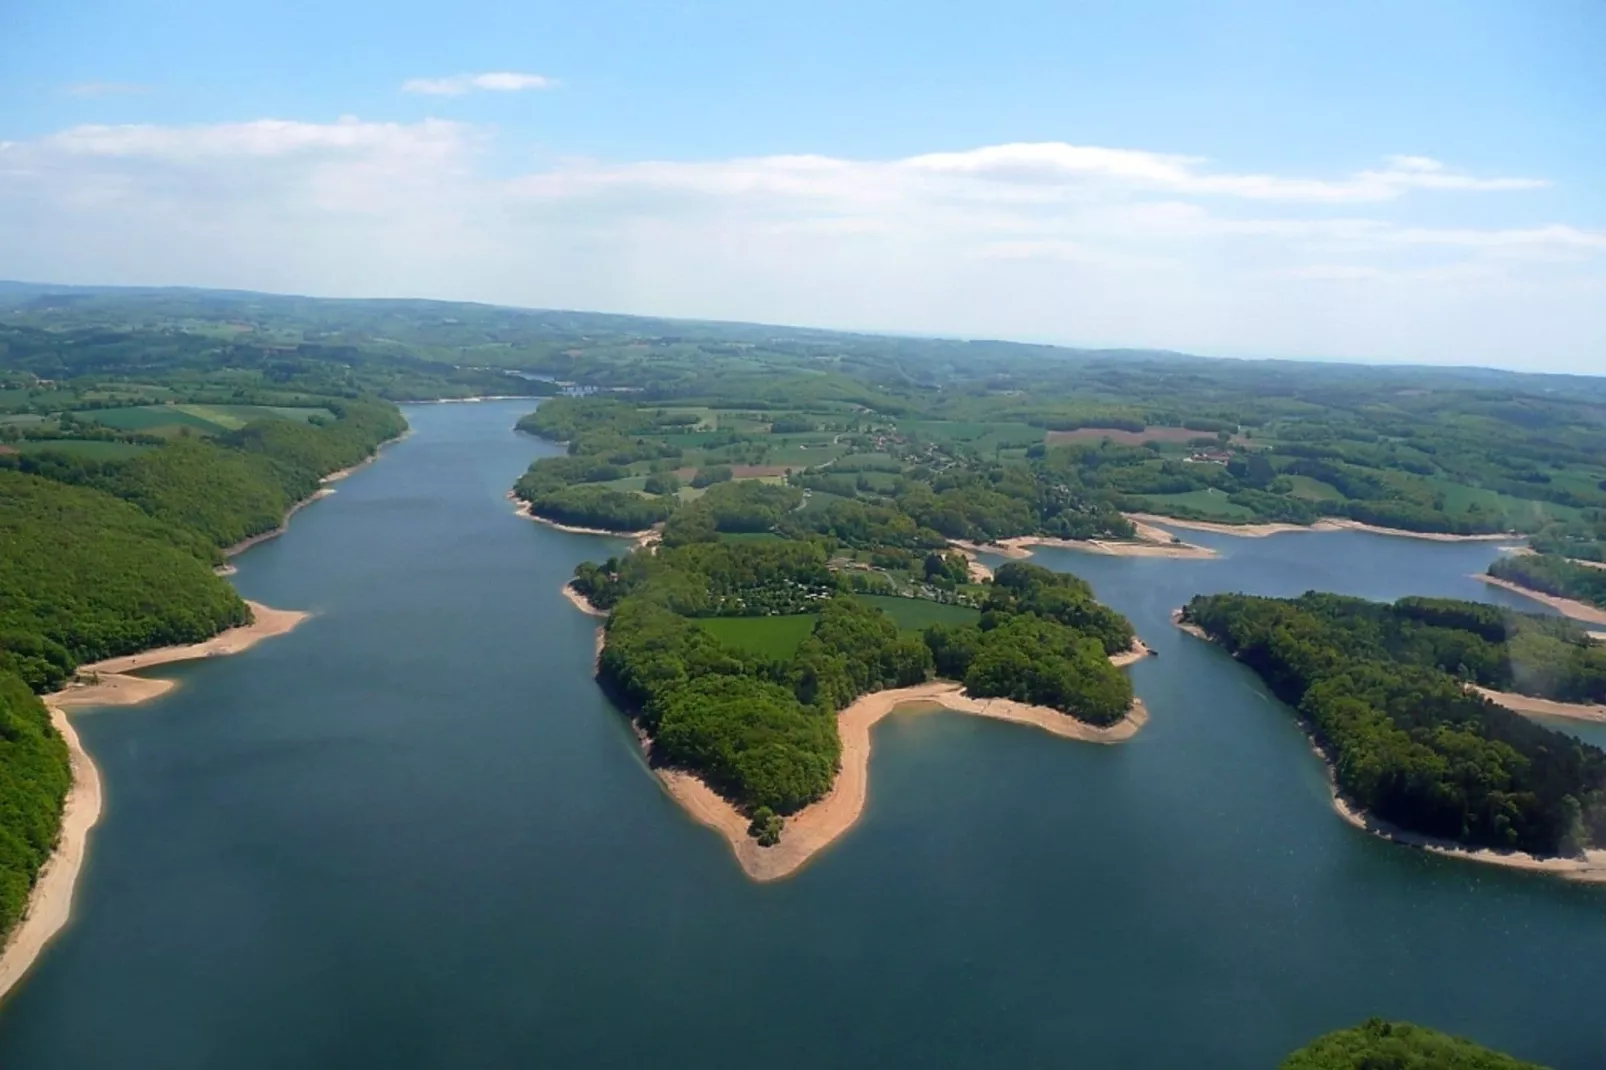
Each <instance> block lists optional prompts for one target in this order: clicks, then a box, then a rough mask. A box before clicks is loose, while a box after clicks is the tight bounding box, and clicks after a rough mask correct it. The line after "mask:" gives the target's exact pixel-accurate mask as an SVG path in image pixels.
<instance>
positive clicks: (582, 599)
mask: <svg viewBox="0 0 1606 1070" xmlns="http://www.w3.org/2000/svg"><path fill="white" fill-rule="evenodd" d="M563 597H565V598H567V599H568V600H569V604H570V605H571V606H573V607H574V608H575V609H578V610H579V611H580V612H582V613H584V614H586V615H587V616H591V617H606V616H607V615H608V611H607V610H606V609H598V608H597V607H596V606H594V605H592V604H591V599H589V598H587V597H586V596H585V595H583V594H581V593H580V592H579V591H577V590H575V589H574V584H573V583H572V582H571V583H565V584H564V585H563Z"/></svg>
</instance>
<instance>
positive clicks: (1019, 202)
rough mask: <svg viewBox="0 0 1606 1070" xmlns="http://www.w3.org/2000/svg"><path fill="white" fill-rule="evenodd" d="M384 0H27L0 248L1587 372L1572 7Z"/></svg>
mask: <svg viewBox="0 0 1606 1070" xmlns="http://www.w3.org/2000/svg"><path fill="white" fill-rule="evenodd" d="M379 10H380V9H376V8H373V7H370V6H369V5H366V4H362V3H358V2H354V0H336V2H334V3H325V4H320V5H318V6H316V7H313V6H312V5H308V4H302V3H299V2H293V3H290V4H286V5H280V6H277V7H273V8H269V9H260V8H255V7H246V6H243V5H238V4H233V3H224V4H220V5H214V6H212V7H209V8H208V9H207V10H206V11H205V13H204V15H196V14H195V13H188V14H186V15H185V16H184V17H179V16H177V15H176V14H175V13H174V12H173V11H172V10H170V9H168V8H167V7H165V6H163V5H161V4H158V3H156V2H155V0H135V2H134V3H131V4H128V5H125V6H123V7H121V8H119V9H117V10H115V11H107V10H102V9H100V8H98V7H93V6H91V5H90V4H88V3H86V2H85V0H67V2H65V3H63V4H60V5H55V6H52V7H50V8H48V9H40V10H37V11H34V12H30V14H29V18H28V19H27V20H25V21H24V20H19V24H18V25H17V26H16V27H14V28H13V32H11V33H9V34H8V35H7V36H6V38H5V40H3V41H0V115H3V116H4V118H0V234H3V235H4V240H3V241H0V275H5V276H14V277H21V278H47V279H52V280H59V281H60V282H61V283H63V284H120V285H152V286H162V285H188V286H199V287H214V288H228V289H246V290H254V291H264V292H274V291H279V292H297V293H304V294H307V295H314V296H325V297H358V296H369V295H374V294H387V295H395V296H398V297H430V298H435V299H440V300H470V301H479V302H484V303H490V304H501V305H511V306H521V307H545V308H574V309H584V308H595V309H625V310H629V313H628V314H638V315H646V316H661V317H672V318H679V319H705V320H728V321H739V322H755V323H797V324H817V325H820V326H821V327H822V329H835V330H849V331H867V332H875V333H888V334H910V335H926V336H931V335H936V336H943V337H968V338H1010V339H1020V340H1023V341H1028V342H1036V343H1044V344H1059V345H1069V346H1076V347H1082V348H1135V349H1168V350H1177V351H1184V352H1196V353H1209V354H1216V355H1222V356H1235V357H1252V358H1260V357H1279V358H1287V359H1319V360H1342V361H1346V362H1362V363H1412V364H1449V365H1472V366H1492V367H1502V368H1508V369H1513V370H1541V371H1566V372H1590V371H1594V370H1597V369H1598V368H1599V367H1600V366H1601V365H1602V364H1606V358H1603V355H1606V187H1603V185H1602V183H1601V182H1600V176H1601V175H1602V174H1606V130H1603V129H1602V127H1601V118H1600V117H1601V116H1602V115H1606V73H1603V68H1602V67H1601V65H1600V64H1599V56H1600V53H1601V48H1602V46H1603V44H1606V8H1602V7H1601V6H1600V5H1598V4H1591V3H1588V2H1585V0H1572V2H1563V3H1558V4H1554V5H1545V6H1543V7H1534V6H1532V5H1521V4H1516V3H1490V4H1485V5H1480V6H1477V7H1470V8H1469V7H1467V6H1466V5H1460V4H1454V3H1450V2H1448V0H1439V2H1431V3H1424V4H1420V5H1412V6H1411V7H1409V8H1408V9H1402V8H1399V7H1398V6H1397V5H1389V4H1385V3H1381V2H1367V3H1361V4H1356V5H1346V6H1345V7H1344V8H1342V9H1335V10H1325V9H1306V8H1300V9H1288V8H1286V7H1285V6H1283V5H1275V4H1270V3H1267V2H1266V0H1237V2H1230V3H1222V4H1216V5H1211V6H1210V8H1209V9H1208V10H1206V9H1204V8H1200V7H1197V6H1194V5H1187V4H1180V3H1177V2H1176V0H1151V2H1148V3H1144V4H1140V5H1131V6H1122V7H1120V8H1116V9H1103V8H1086V9H1081V8H1079V9H1060V8H1052V9H1049V8H1044V7H1043V6H1041V5H1037V4H1031V3H1024V2H1008V0H1006V3H1005V4H1004V5H1003V6H1002V7H1000V6H997V5H994V6H992V7H989V8H988V9H986V10H978V9H972V8H965V7H959V6H952V7H943V6H939V7H937V8H932V7H930V6H929V5H922V6H920V7H914V6H909V5H902V4H892V3H889V4H880V5H873V6H870V7H866V6H864V5H848V4H842V3H839V2H837V0H829V2H824V3H818V4H811V5H809V6H808V7H806V8H796V9H794V8H787V7H784V6H783V7H780V8H771V9H764V10H753V9H749V8H746V7H744V6H742V5H734V4H728V3H720V2H712V0H704V2H698V3H692V4H689V5H681V6H679V7H677V8H676V9H675V10H673V11H668V10H663V9H660V8H658V7H656V6H654V5H644V4H640V3H639V2H634V3H633V2H624V0H612V2H604V3H599V4H594V5H584V6H581V7H560V6H548V5H540V4H537V5H526V6H522V7H518V8H516V9H515V8H508V7H503V6H496V5H485V4H473V3H471V4H470V5H469V6H468V7H467V8H465V9H461V10H458V11H456V12H455V13H454V16H453V17H452V18H451V19H444V18H442V17H441V16H440V13H439V12H438V11H436V10H435V9H433V8H431V7H430V6H428V5H419V4H412V3H403V4H400V5H388V6H387V7H385V8H384V9H382V15H383V17H376V14H377V13H378V12H379ZM309 26H314V27H316V28H317V29H316V32H309V31H308V27H309ZM353 42H357V43H358V45H357V46H353Z"/></svg>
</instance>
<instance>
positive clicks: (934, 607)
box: [854, 594, 981, 632]
mask: <svg viewBox="0 0 1606 1070" xmlns="http://www.w3.org/2000/svg"><path fill="white" fill-rule="evenodd" d="M854 597H855V598H857V599H858V600H859V601H861V602H863V603H865V604H866V605H870V606H874V607H875V608H877V609H879V610H880V611H881V612H883V613H885V614H886V615H887V616H889V617H891V618H892V619H893V621H894V622H895V623H896V624H897V625H898V627H899V628H901V629H903V630H904V631H906V632H917V631H922V630H924V629H925V628H926V627H927V626H928V625H932V624H975V623H976V622H977V621H979V620H981V611H980V610H975V609H971V608H970V607H969V606H950V605H944V604H943V603H941V602H931V601H927V600H926V599H924V598H899V597H897V596H896V595H890V594H861V595H855V596H854Z"/></svg>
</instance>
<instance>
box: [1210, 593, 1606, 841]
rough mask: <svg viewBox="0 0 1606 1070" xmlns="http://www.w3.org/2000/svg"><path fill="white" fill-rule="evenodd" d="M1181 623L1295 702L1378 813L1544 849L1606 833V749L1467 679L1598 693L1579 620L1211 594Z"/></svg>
mask: <svg viewBox="0 0 1606 1070" xmlns="http://www.w3.org/2000/svg"><path fill="white" fill-rule="evenodd" d="M1184 619H1185V620H1186V621H1187V622H1189V623H1192V624H1194V625H1197V626H1198V627H1200V628H1202V629H1203V630H1204V631H1205V632H1206V633H1207V634H1208V635H1210V637H1211V638H1213V639H1215V640H1216V641H1218V642H1220V643H1222V644H1223V645H1224V646H1226V648H1227V649H1228V650H1230V651H1232V653H1233V655H1234V656H1235V657H1237V658H1238V659H1239V660H1240V661H1242V662H1243V663H1244V664H1245V665H1247V666H1249V667H1250V668H1251V669H1253V670H1254V671H1255V672H1257V673H1258V674H1260V676H1261V677H1262V678H1263V679H1264V680H1265V681H1266V683H1267V685H1268V686H1269V687H1270V688H1271V689H1272V691H1273V692H1274V693H1275V694H1276V695H1277V696H1278V697H1279V698H1281V699H1282V700H1283V701H1285V702H1287V703H1288V704H1289V705H1291V706H1294V707H1296V709H1297V710H1298V713H1299V716H1300V718H1301V720H1302V721H1303V722H1304V724H1305V725H1306V726H1307V728H1308V730H1309V731H1310V732H1311V734H1312V737H1313V738H1314V739H1315V741H1316V743H1317V745H1318V746H1320V747H1321V749H1322V751H1323V753H1324V754H1325V755H1326V757H1327V760H1328V762H1329V764H1330V766H1331V767H1332V769H1333V773H1334V777H1335V780H1336V782H1337V786H1338V788H1339V790H1340V792H1342V794H1343V795H1344V796H1345V798H1347V799H1349V800H1350V801H1352V802H1353V803H1355V804H1357V805H1358V806H1360V807H1362V808H1363V809H1365V810H1366V811H1368V812H1369V813H1371V814H1373V815H1375V816H1377V817H1378V818H1381V819H1383V820H1385V821H1388V822H1391V823H1393V824H1395V825H1398V826H1400V827H1402V828H1406V829H1409V830H1411V831H1414V832H1420V833H1424V834H1426V835H1429V836H1436V837H1441V838H1443V839H1447V840H1453V841H1456V842H1459V843H1465V844H1468V845H1476V846H1487V847H1497V848H1514V849H1518V850H1523V851H1529V852H1532V853H1535V854H1541V855H1557V854H1561V855H1572V854H1576V853H1577V852H1579V851H1580V850H1582V849H1584V848H1585V847H1588V846H1591V845H1600V844H1602V843H1606V753H1603V752H1602V751H1600V750H1599V749H1597V748H1595V747H1592V746H1589V745H1588V744H1585V743H1581V742H1579V741H1577V740H1575V739H1573V738H1572V737H1570V736H1565V735H1562V734H1561V733H1558V732H1553V731H1551V730H1549V729H1547V728H1544V727H1541V726H1540V725H1538V724H1535V723H1533V722H1532V721H1529V720H1527V719H1525V718H1523V717H1520V716H1518V715H1517V714H1515V713H1512V712H1511V711H1509V710H1507V709H1505V708H1504V707H1501V706H1498V705H1496V704H1494V703H1493V702H1490V701H1488V700H1486V699H1484V698H1482V697H1480V696H1478V695H1477V694H1475V693H1471V692H1469V691H1468V690H1467V687H1466V684H1467V683H1470V682H1485V683H1490V684H1491V685H1495V686H1498V685H1500V684H1506V685H1520V686H1524V687H1525V688H1527V689H1529V690H1530V692H1531V693H1540V694H1545V693H1549V694H1552V695H1557V694H1559V695H1566V696H1575V695H1577V694H1578V693H1579V692H1584V693H1585V694H1586V695H1594V694H1598V693H1599V691H1598V689H1599V688H1600V687H1601V684H1602V682H1603V680H1606V676H1603V675H1602V674H1601V672H1600V670H1601V658H1600V651H1599V650H1598V649H1597V650H1590V649H1589V648H1588V646H1587V641H1585V640H1583V639H1582V633H1581V632H1579V631H1578V629H1577V628H1576V626H1574V625H1571V624H1569V623H1567V622H1565V621H1559V620H1555V619H1554V618H1542V617H1530V616H1525V615H1521V614H1509V613H1507V612H1506V611H1503V610H1500V609H1498V608H1496V607H1493V606H1487V605H1484V604H1482V603H1474V602H1457V601H1453V600H1448V599H1417V598H1408V599H1402V600H1400V601H1399V602H1397V603H1395V604H1394V605H1392V606H1386V605H1379V604H1377V603H1372V602H1367V601H1365V600H1362V599H1357V598H1343V597H1339V596H1336V595H1327V594H1314V593H1313V594H1307V595H1303V596H1301V597H1299V598H1295V599H1273V598H1259V597H1253V596H1250V595H1209V596H1200V597H1197V598H1195V599H1193V601H1191V602H1190V603H1189V604H1188V605H1187V607H1186V608H1185V610H1184ZM1558 649H1561V650H1566V651H1575V652H1580V653H1579V654H1577V655H1576V656H1575V655H1565V656H1560V657H1558V656H1556V652H1557V651H1558ZM1529 656H1534V657H1537V658H1540V659H1542V660H1540V661H1537V662H1536V663H1534V664H1533V665H1529V664H1528V663H1527V662H1526V661H1525V659H1526V658H1528V657H1529Z"/></svg>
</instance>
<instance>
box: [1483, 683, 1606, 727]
mask: <svg viewBox="0 0 1606 1070" xmlns="http://www.w3.org/2000/svg"><path fill="white" fill-rule="evenodd" d="M1468 690H1471V691H1476V692H1477V693H1478V694H1480V695H1482V696H1483V697H1484V698H1486V699H1488V700H1489V701H1490V702H1495V703H1499V704H1500V705H1502V706H1504V707H1505V708H1506V709H1508V710H1512V711H1514V712H1516V713H1538V714H1543V715H1544V716H1546V717H1566V718H1569V719H1571V720H1574V721H1592V722H1594V723H1595V724H1606V706H1601V705H1597V704H1596V703H1593V702H1557V701H1555V700H1554V699H1548V698H1535V697H1534V696H1533V695H1519V694H1517V693H1516V692H1514V691H1495V690H1492V689H1490V688H1487V687H1479V686H1477V685H1476V684H1470V685H1468Z"/></svg>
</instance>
